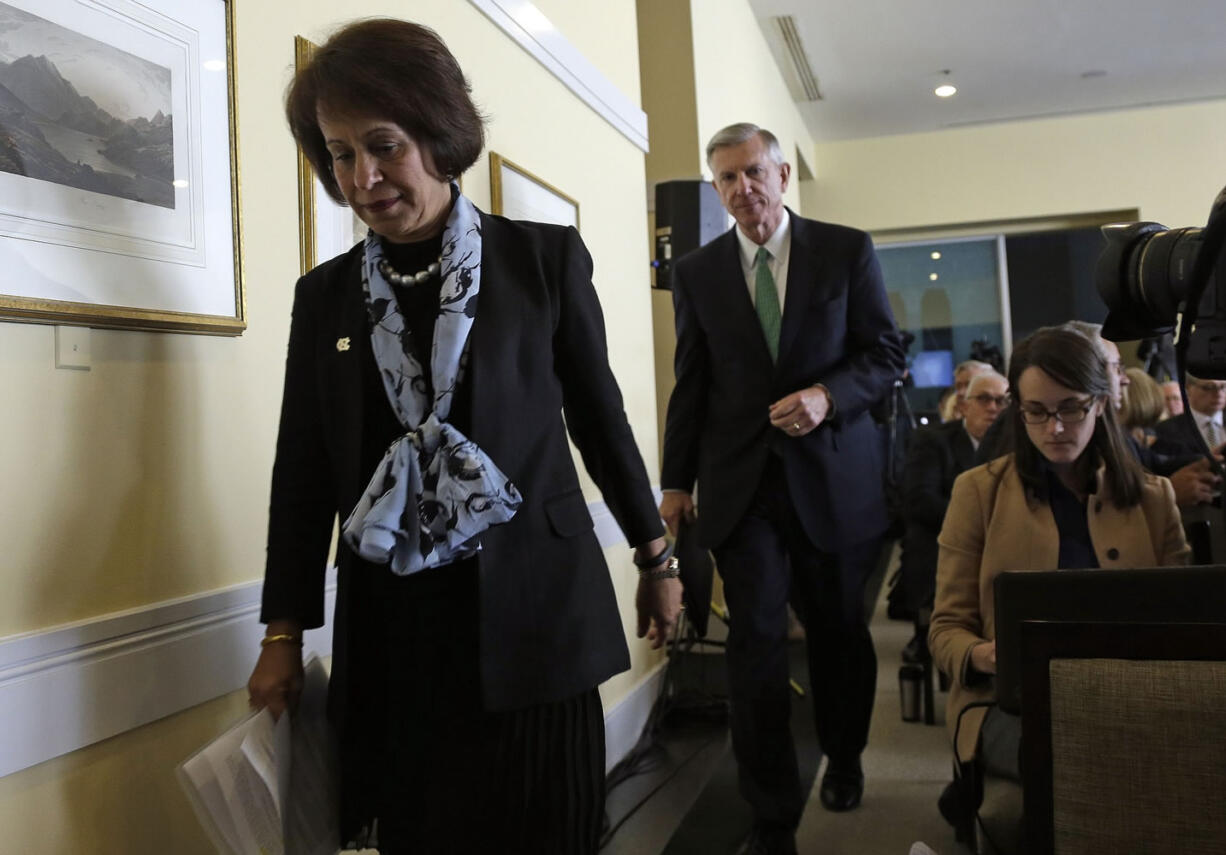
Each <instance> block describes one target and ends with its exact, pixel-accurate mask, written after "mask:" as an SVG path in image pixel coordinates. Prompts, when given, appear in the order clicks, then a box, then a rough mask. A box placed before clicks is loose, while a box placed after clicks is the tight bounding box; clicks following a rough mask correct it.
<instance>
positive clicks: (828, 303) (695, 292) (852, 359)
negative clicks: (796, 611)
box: [661, 211, 904, 551]
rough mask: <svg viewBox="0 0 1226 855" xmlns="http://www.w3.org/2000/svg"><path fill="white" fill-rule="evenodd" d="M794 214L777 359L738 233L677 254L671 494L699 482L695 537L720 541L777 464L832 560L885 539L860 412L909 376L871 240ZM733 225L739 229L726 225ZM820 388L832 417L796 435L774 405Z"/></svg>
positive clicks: (666, 481) (876, 440)
mask: <svg viewBox="0 0 1226 855" xmlns="http://www.w3.org/2000/svg"><path fill="white" fill-rule="evenodd" d="M789 215H790V216H791V218H792V248H791V254H790V256H789V258H788V281H787V295H786V298H785V302H784V307H783V322H782V329H781V331H780V340H779V359H778V362H777V363H776V364H772V363H771V358H770V353H769V351H768V350H767V347H766V339H765V337H764V336H763V334H762V328H761V326H760V325H759V322H758V316H757V314H756V313H755V311H754V307H753V302H752V300H751V299H750V297H749V290H748V288H747V287H746V284H745V277H744V274H743V273H742V271H741V262H740V256H739V248H738V245H737V239H736V234H735V232H734V230H729V231H728V232H726V233H725V234H723V235H721V236H720V237H718V238H716V239H715V240H713V241H712V242H711V243H709V244H707V245H706V246H704V247H702V248H700V249H697V250H695V251H694V252H691V253H689V254H687V255H686V256H684V257H683V258H681V259H680V260H679V261H678V262H677V263H676V266H675V268H674V273H673V305H674V307H675V309H676V323H677V351H676V357H675V361H674V368H675V372H676V376H677V385H676V388H675V389H674V390H673V394H672V397H671V399H670V400H669V403H668V419H667V422H666V426H665V431H664V454H663V457H664V459H663V476H662V478H661V486H662V487H664V488H665V489H679V490H685V491H689V490H691V489H692V488H693V486H694V482H695V480H697V482H698V535H699V540H700V541H701V542H702V543H703V544H705V545H708V546H716V545H718V544H719V543H721V542H722V541H723V540H724V539H725V538H726V537H727V536H728V535H729V534H730V533H731V531H732V529H733V528H734V527H735V526H736V524H737V523H738V521H739V520H740V519H741V517H742V516H743V515H744V513H745V511H746V509H747V507H748V505H749V501H750V499H751V498H752V497H753V493H754V490H755V488H756V487H757V485H758V483H759V481H760V480H761V478H762V472H763V469H764V468H765V466H766V462H767V456H768V455H769V454H771V453H772V451H774V452H775V453H778V454H779V455H781V457H782V460H783V464H784V468H785V471H786V473H787V481H788V489H789V491H790V493H791V497H792V501H793V503H794V504H795V506H796V509H797V512H798V514H799V516H800V519H801V521H802V523H803V525H804V526H805V530H806V533H807V534H808V535H809V537H810V538H811V539H812V540H813V542H814V543H815V544H816V545H817V546H818V547H819V548H821V549H824V550H827V551H836V550H838V549H841V548H843V547H845V546H850V545H853V544H855V543H859V542H861V541H864V540H867V539H868V538H870V537H874V536H876V535H878V534H880V533H881V532H882V531H884V530H885V527H886V525H887V514H886V508H885V500H884V497H883V495H882V449H881V438H880V436H879V435H878V431H877V428H876V426H875V424H874V422H873V419H872V417H871V416H870V414H869V412H868V409H869V407H871V406H872V405H873V404H875V403H877V402H878V401H879V400H881V398H883V397H884V396H885V395H886V394H887V393H888V392H889V390H890V387H891V385H892V383H893V382H894V380H895V379H896V378H897V377H900V376H901V374H902V370H903V365H904V363H903V348H902V345H901V341H900V339H899V335H898V329H897V328H896V327H895V325H894V318H893V315H891V313H890V307H889V302H888V301H887V300H886V295H885V288H884V287H883V285H882V280H881V269H880V267H879V266H878V264H877V257H876V255H875V253H874V252H873V246H872V241H871V240H870V239H869V237H868V235H866V234H865V233H864V232H861V231H856V230H855V229H850V228H846V227H844V226H836V225H830V224H828V223H819V222H816V221H814V220H805V219H802V218H800V217H798V216H796V215H795V214H792V213H791V212H790V211H789ZM734 229H735V227H734ZM814 383H822V384H824V385H825V386H826V387H827V388H828V389H829V390H830V394H831V397H832V398H833V399H834V403H835V407H836V411H835V413H834V416H833V418H831V419H829V420H827V421H826V422H825V423H824V424H822V425H820V426H819V427H818V429H817V430H814V431H811V432H810V433H809V434H807V435H806V436H803V437H799V438H792V437H788V436H786V435H784V434H783V433H782V432H780V431H778V430H776V429H775V428H772V427H771V425H770V420H769V418H768V411H769V408H770V405H771V404H772V403H773V402H775V401H777V400H778V399H780V398H782V397H784V396H785V395H788V394H790V393H792V392H795V391H797V390H799V389H802V388H804V387H806V386H810V385H812V384H814Z"/></svg>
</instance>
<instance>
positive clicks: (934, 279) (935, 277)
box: [928, 273, 941, 282]
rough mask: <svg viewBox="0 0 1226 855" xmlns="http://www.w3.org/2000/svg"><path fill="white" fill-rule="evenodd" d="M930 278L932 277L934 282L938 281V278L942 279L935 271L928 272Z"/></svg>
mask: <svg viewBox="0 0 1226 855" xmlns="http://www.w3.org/2000/svg"><path fill="white" fill-rule="evenodd" d="M928 278H929V279H931V280H932V281H933V282H936V281H937V280H938V279H940V278H941V277H940V276H937V275H936V274H935V273H929V274H928Z"/></svg>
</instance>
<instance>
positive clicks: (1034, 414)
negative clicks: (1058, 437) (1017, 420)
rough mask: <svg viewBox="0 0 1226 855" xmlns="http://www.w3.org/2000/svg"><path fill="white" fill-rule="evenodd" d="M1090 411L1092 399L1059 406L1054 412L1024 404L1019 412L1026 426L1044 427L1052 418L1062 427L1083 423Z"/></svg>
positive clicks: (1092, 407)
mask: <svg viewBox="0 0 1226 855" xmlns="http://www.w3.org/2000/svg"><path fill="white" fill-rule="evenodd" d="M1092 409H1094V399H1093V398H1089V399H1088V400H1085V401H1078V402H1076V403H1069V404H1061V405H1060V406H1059V407H1057V408H1056V409H1054V410H1049V409H1047V408H1046V407H1040V406H1038V405H1037V404H1026V405H1024V406H1023V407H1022V410H1021V412H1022V421H1023V422H1025V423H1026V424H1028V425H1044V424H1047V420H1048V419H1050V418H1053V417H1054V418H1055V420H1056V421H1058V422H1060V424H1062V425H1071V424H1076V423H1078V422H1084V421H1085V420H1086V416H1088V415H1089V414H1090V410H1092Z"/></svg>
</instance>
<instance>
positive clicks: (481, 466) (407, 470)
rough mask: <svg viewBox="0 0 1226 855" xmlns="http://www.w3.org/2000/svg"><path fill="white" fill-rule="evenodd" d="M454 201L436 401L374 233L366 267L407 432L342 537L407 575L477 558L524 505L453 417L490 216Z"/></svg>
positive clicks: (435, 352) (384, 366)
mask: <svg viewBox="0 0 1226 855" xmlns="http://www.w3.org/2000/svg"><path fill="white" fill-rule="evenodd" d="M453 196H454V197H455V203H454V205H453V206H452V210H451V215H450V216H449V217H448V219H447V225H446V226H445V227H444V229H443V256H442V262H441V265H440V266H441V271H440V273H441V275H442V277H443V284H442V288H441V290H440V292H439V315H438V320H437V321H436V322H435V326H434V344H433V347H432V349H431V352H430V380H431V381H432V386H433V389H434V399H433V400H432V401H431V400H429V399H428V397H427V394H426V390H427V389H429V388H431V383H427V382H426V378H425V371H424V370H423V368H422V366H421V364H420V363H419V362H418V361H417V359H416V358H415V357H414V356H413V349H412V347H411V345H410V342H409V339H410V332H409V328H408V327H407V325H406V324H405V321H404V317H403V316H402V315H401V314H400V307H399V305H398V304H397V302H396V296H395V293H394V292H393V291H392V287H391V285H389V284H388V282H387V280H386V279H384V277H383V274H382V273H380V272H379V262H380V261H381V260H382V259H383V246H382V243H381V242H380V240H379V238H378V236H377V235H375V234H374V233H373V232H371V233H370V234H368V235H367V237H366V257H365V260H364V262H363V265H362V289H363V290H364V291H365V294H366V310H367V315H368V317H369V318H370V325H371V333H370V341H371V346H372V348H373V350H374V355H375V362H376V363H377V364H378V366H379V375H380V377H381V378H382V379H383V388H384V389H385V390H386V391H387V398H388V401H389V402H390V403H391V405H392V410H393V411H395V413H396V417H397V418H398V419H399V420H400V423H401V424H402V425H403V426H404V428H405V433H404V434H403V435H402V436H400V437H397V438H396V440H395V441H393V442H392V444H391V446H390V447H389V448H388V450H387V452H386V453H385V454H384V455H383V459H382V461H380V463H379V466H378V467H377V468H376V469H375V474H374V477H372V478H371V479H370V484H369V485H367V487H366V490H365V492H364V493H363V494H362V498H361V499H360V500H359V501H358V504H357V506H356V507H355V508H354V509H353V513H351V514H350V515H349V519H347V520H346V521H345V525H344V526H343V528H342V532H343V536H344V538H345V542H346V543H348V544H349V546H351V547H352V548H353V550H354V551H355V552H357V553H358V555H360V556H362V557H363V558H365V559H366V560H368V561H373V562H376V563H379V564H388V565H390V567H391V569H392V572H393V573H396V574H397V575H400V576H407V575H408V574H410V573H416V572H418V571H419V570H424V569H426V568H428V567H439V566H442V565H444V564H449V563H451V562H453V561H457V560H459V559H461V558H466V557H468V556H470V555H473V554H474V553H476V552H477V551H478V550H479V549H480V548H481V542H480V534H481V532H483V531H485V530H486V529H487V528H489V527H490V526H494V525H500V524H501V523H505V522H507V521H508V520H510V519H511V517H513V516H514V515H515V512H516V511H517V510H518V509H519V506H520V504H521V503H522V501H523V499H522V497H521V496H520V494H519V490H517V489H516V487H515V485H514V484H512V483H511V482H510V481H509V480H508V479H507V477H506V476H505V475H504V474H503V473H502V472H501V471H499V469H498V467H497V466H495V465H494V462H493V461H492V460H490V459H489V457H488V456H487V455H486V454H485V452H484V451H482V450H481V449H480V448H479V447H478V446H477V444H476V443H474V442H473V441H472V440H470V439H468V437H466V436H464V434H462V433H460V431H458V430H456V428H455V427H454V426H452V425H451V424H449V423H448V421H447V416H448V415H449V414H450V412H451V403H452V399H453V398H454V396H455V390H456V387H457V386H458V385H459V383H460V380H461V378H462V377H463V374H464V369H465V366H466V364H467V362H468V334H469V331H470V330H471V329H472V325H473V320H474V319H475V318H476V316H477V294H478V292H479V291H480V290H481V219H480V216H479V215H478V213H477V209H476V207H475V206H474V205H473V203H472V202H470V201H469V200H468V199H467V198H466V197H465V196H463V195H458V194H456V193H454V192H453Z"/></svg>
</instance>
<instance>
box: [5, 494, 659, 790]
mask: <svg viewBox="0 0 1226 855" xmlns="http://www.w3.org/2000/svg"><path fill="white" fill-rule="evenodd" d="M588 510H589V511H590V513H591V515H592V520H593V522H594V524H595V527H596V534H597V536H598V537H599V539H600V543H601V545H602V546H604V547H605V548H610V547H614V546H617V545H619V544H621V545H624V544H625V538H624V537H623V536H622V533H621V530H620V529H619V528H618V526H617V523H616V521H614V519H613V516H612V514H610V513H609V511H608V508H606V507H605V506H604V504H603V503H600V502H593V503H591V504H589V505H588ZM262 587H263V583H262V582H249V583H246V584H243V585H237V586H235V587H232V588H226V589H222V590H220V591H212V592H209V593H205V594H198V595H195V596H191V597H184V598H183V599H180V600H173V601H168V602H164V603H156V604H154V605H152V606H147V607H143V608H138V609H132V610H130V611H126V612H119V613H116V614H110V615H103V616H101V617H98V618H93V619H90V620H85V621H80V622H78V623H73V624H67V625H64V626H57V627H53V628H51V629H46V630H39V631H36V632H31V633H26V634H23V635H16V636H10V637H8V638H4V639H0V723H3V726H2V727H0V777H3V776H4V775H9V774H12V773H13V772H17V771H19V770H21V769H25V768H28V767H30V766H34V765H36V764H38V763H42V762H43V761H45V760H50V759H51V758H53V757H58V756H60V755H61V754H67V753H69V752H71V751H76V750H78V749H80V748H84V747H85V746H87V745H91V744H93V743H95V742H99V741H101V740H103V739H108V738H110V737H112V736H115V735H117V734H120V733H123V732H125V731H128V730H132V729H133V728H137V727H140V726H141V725H144V724H148V723H149V722H151V721H156V720H157V719H160V718H164V717H165V716H168V715H173V714H175V713H178V712H181V711H183V710H186V709H190V708H191V707H194V706H197V705H199V704H202V703H204V702H206V701H210V700H212V699H214V698H218V697H221V696H222V695H226V694H229V693H230V692H234V691H237V690H238V689H241V688H242V687H243V686H244V685H245V684H246V682H247V677H248V676H249V675H250V674H251V668H252V667H253V666H254V665H255V660H256V656H257V654H258V653H259V639H260V637H261V636H262V635H263V632H264V627H263V626H262V625H261V624H260V622H259V611H260V593H261V590H262ZM335 602H336V574H335V571H332V572H330V573H329V574H328V578H327V587H326V600H325V607H324V608H325V612H324V613H325V614H326V615H327V616H328V618H329V619H331V616H332V612H333V608H334V606H335ZM305 648H306V650H308V651H313V652H315V653H317V654H319V655H320V656H325V657H326V656H329V655H330V654H331V651H332V628H331V624H328V625H325V626H324V627H321V628H320V629H315V630H310V631H309V632H307V633H306V638H305ZM653 680H654V675H653V677H649V678H648V679H647V680H645V681H644V683H643V684H642V685H640V687H639V688H638V689H636V690H635V692H633V693H631V696H630V697H628V698H626V699H624V700H623V701H622V702H620V703H619V704H618V705H617V706H616V707H615V708H614V709H613V710H612V711H610V713H609V715H608V716H607V717H606V719H607V720H609V721H611V722H613V724H612V725H611V727H612V728H614V729H615V730H616V735H614V733H613V731H612V730H611V731H610V736H609V739H608V746H609V754H608V756H610V757H614V755H615V753H616V752H617V751H618V750H620V751H621V754H617V755H616V758H615V759H620V757H621V756H622V755H624V754H625V752H626V751H628V750H629V749H630V747H632V746H633V745H634V742H635V741H636V740H637V739H638V730H641V728H642V724H643V722H644V721H645V720H646V711H650V709H651V706H650V703H646V707H645V710H646V711H644V707H643V704H644V703H645V700H644V698H645V697H647V696H649V697H650V698H653V699H654V697H655V694H654V692H651V691H650V690H649V689H646V688H645V686H646V684H647V683H648V682H651V681H653ZM640 692H646V693H647V695H645V696H644V697H639V693H640ZM627 740H628V741H627Z"/></svg>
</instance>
